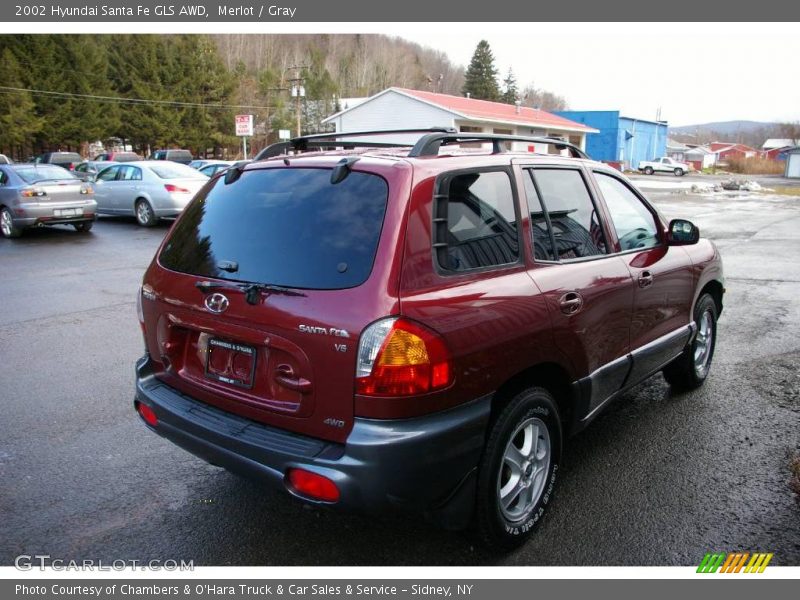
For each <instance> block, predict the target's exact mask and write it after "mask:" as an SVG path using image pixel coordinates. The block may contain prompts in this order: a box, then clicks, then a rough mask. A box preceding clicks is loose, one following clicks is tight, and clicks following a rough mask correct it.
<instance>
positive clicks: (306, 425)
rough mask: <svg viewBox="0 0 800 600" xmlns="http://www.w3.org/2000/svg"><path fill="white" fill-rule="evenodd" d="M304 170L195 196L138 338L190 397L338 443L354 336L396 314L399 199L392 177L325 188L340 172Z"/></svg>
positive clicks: (347, 409) (149, 292)
mask: <svg viewBox="0 0 800 600" xmlns="http://www.w3.org/2000/svg"><path fill="white" fill-rule="evenodd" d="M297 162H298V163H300V164H308V163H303V161H302V160H299V161H297ZM311 164H312V165H314V166H309V167H305V166H302V167H301V166H291V167H289V166H284V165H283V164H280V165H279V166H275V165H263V164H261V165H257V166H252V167H248V168H247V169H246V170H245V171H244V172H243V173H242V175H241V177H240V178H239V179H238V180H236V181H235V182H231V183H227V184H226V183H225V181H224V178H220V179H219V180H217V181H216V182H215V183H214V184H213V185H212V186H209V187H208V188H206V189H205V190H204V191H203V192H201V193H200V195H199V196H198V197H197V198H195V200H194V201H193V202H192V203H191V204H190V205H189V206H188V207H187V208H186V209H185V210H184V212H183V215H182V216H181V217H180V218H179V220H178V221H177V222H176V224H175V226H174V227H173V229H172V231H171V232H170V235H169V237H168V238H167V239H166V240H165V242H164V244H163V246H162V249H161V250H160V253H159V255H158V256H157V261H156V262H154V264H153V265H151V268H150V269H149V271H148V273H147V275H146V277H145V286H144V288H143V289H144V295H143V300H142V304H143V312H144V314H145V328H146V332H147V333H146V339H147V346H148V350H149V352H150V355H151V357H152V358H153V359H154V360H155V361H156V363H157V365H156V366H157V373H158V376H159V377H161V378H162V379H163V380H164V381H165V382H167V383H169V384H170V385H173V386H174V387H177V388H178V389H181V390H182V391H184V392H185V393H187V394H189V395H191V396H193V397H195V398H197V399H199V400H201V401H204V402H207V403H209V404H213V405H215V406H217V407H219V408H222V409H223V410H227V411H230V412H233V413H236V414H240V415H242V416H245V417H248V418H251V419H254V420H258V421H261V422H264V423H268V424H272V425H276V426H280V427H283V428H286V429H290V430H294V431H297V432H301V433H304V434H307V435H312V436H315V437H320V438H324V439H330V440H333V441H344V439H345V438H346V436H347V434H348V433H349V431H350V429H351V427H352V420H353V397H354V374H355V365H356V355H357V350H358V339H359V334H360V332H361V330H362V329H363V328H364V327H366V326H367V325H368V324H370V323H371V322H372V321H374V320H376V319H378V318H381V317H384V316H387V315H391V314H396V313H397V312H398V302H397V280H398V273H399V259H398V258H396V256H397V248H398V244H399V243H400V242H399V237H400V231H402V228H401V227H400V221H402V218H403V206H404V203H403V202H401V201H399V200H397V198H398V197H401V196H402V194H403V192H404V191H405V193H406V197H407V191H408V188H407V187H406V186H405V184H404V183H403V181H404V178H403V177H402V176H401V175H402V174H403V171H402V170H398V169H391V168H387V167H384V169H385V171H386V172H385V173H384V174H383V175H381V174H377V173H375V172H366V171H358V170H355V169H354V170H353V172H351V173H350V174H349V176H348V177H346V178H345V179H344V180H343V181H341V182H340V183H336V184H333V183H331V172H332V171H331V168H330V167H328V165H331V166H332V164H335V161H332V160H331V159H328V160H327V161H325V160H322V159H317V162H316V163H311ZM320 164H321V165H324V167H320V166H319V165H320ZM393 182H395V183H396V185H395V183H393ZM395 188H397V193H395ZM159 363H160V365H161V366H160V371H159V367H158V364H159Z"/></svg>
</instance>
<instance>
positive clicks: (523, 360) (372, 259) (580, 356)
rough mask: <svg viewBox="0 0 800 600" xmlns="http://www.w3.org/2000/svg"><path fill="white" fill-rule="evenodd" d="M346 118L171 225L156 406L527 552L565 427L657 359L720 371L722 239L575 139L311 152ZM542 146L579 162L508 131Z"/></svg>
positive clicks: (146, 324) (284, 463)
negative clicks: (664, 209) (479, 148)
mask: <svg viewBox="0 0 800 600" xmlns="http://www.w3.org/2000/svg"><path fill="white" fill-rule="evenodd" d="M331 135H335V136H337V139H338V138H344V139H346V136H345V135H344V134H329V135H328V138H327V143H323V142H325V139H324V138H319V137H315V136H309V137H307V138H299V139H296V140H292V142H290V143H288V144H286V143H284V144H281V145H280V146H279V147H278V148H277V149H272V150H270V151H267V152H265V154H264V156H266V157H267V158H266V160H261V161H257V162H253V163H251V164H248V165H236V166H234V167H231V168H230V169H229V170H228V171H226V173H225V174H224V175H222V176H219V177H217V178H215V179H213V180H211V181H210V182H209V184H208V185H206V186H205V187H204V188H203V189H202V190H201V191H200V192H199V194H198V195H197V197H195V199H194V200H193V201H192V202H191V203H190V204H189V206H188V207H187V208H186V209H185V211H184V212H183V215H182V216H181V217H180V218H179V219H178V221H177V222H176V223H175V225H174V226H173V228H172V229H171V231H170V232H169V234H168V235H167V237H166V239H165V240H164V242H163V244H162V246H161V248H160V249H159V251H158V253H157V256H156V257H155V258H154V259H153V262H152V263H151V265H150V267H149V268H148V270H147V272H146V274H145V276H144V281H143V285H142V288H141V293H140V295H139V298H138V303H139V306H138V311H139V319H140V321H141V325H142V329H143V332H144V341H145V349H146V352H145V355H144V357H143V358H142V359H141V360H140V361H139V362H138V363H137V366H136V370H137V383H136V398H135V407H136V410H138V412H139V414H140V415H141V417H142V419H143V420H144V421H145V422H146V424H147V425H148V426H149V427H151V428H152V429H153V430H154V431H155V432H157V433H159V434H160V435H162V436H164V437H166V438H168V439H170V440H172V441H173V442H175V443H176V444H178V445H179V446H181V447H183V448H185V449H187V450H188V451H190V452H193V453H194V454H196V455H198V456H200V457H202V458H204V459H205V460H207V461H209V462H211V463H213V464H216V465H220V466H223V467H225V468H228V469H230V470H232V471H237V472H240V473H244V474H247V475H249V476H252V477H255V478H258V479H260V480H263V481H265V482H267V483H270V484H272V485H274V486H277V487H279V488H282V489H285V490H286V491H287V492H288V493H290V494H292V495H294V496H296V497H298V498H300V499H302V500H304V501H306V502H310V503H313V504H317V505H324V506H331V507H337V508H343V509H350V510H359V511H367V512H369V511H384V510H389V509H392V510H400V511H406V512H409V513H416V514H422V515H425V516H426V517H427V518H429V519H431V520H432V521H435V522H438V523H440V524H442V525H444V526H446V527H448V528H462V527H466V526H467V525H468V524H469V523H470V521H471V520H473V519H474V521H475V522H476V524H477V530H478V531H479V532H480V535H481V537H482V538H483V540H484V541H485V542H486V543H487V544H488V545H489V546H491V547H494V548H499V549H509V548H512V547H514V546H516V545H518V544H520V543H522V542H523V541H524V540H525V539H526V538H527V537H528V536H529V535H530V534H531V532H532V531H533V530H534V527H535V526H536V525H537V523H538V522H539V521H540V519H541V517H542V515H543V513H544V511H545V509H546V508H548V507H549V506H551V505H552V499H553V492H554V489H555V487H556V485H557V483H558V481H559V480H560V479H561V477H560V474H559V468H560V465H561V457H562V449H563V446H564V443H565V441H566V440H567V438H568V436H570V435H571V434H573V433H576V432H578V431H580V430H581V429H583V428H584V427H586V426H587V425H588V424H589V423H590V422H591V421H592V420H593V419H594V418H595V417H596V416H597V415H598V414H599V413H600V412H601V411H602V410H603V409H604V408H605V407H606V406H608V405H609V403H610V402H611V401H612V400H613V399H614V398H616V397H617V396H619V395H620V394H621V393H623V392H624V391H625V390H628V389H630V388H631V387H633V386H635V385H636V384H638V383H639V382H641V381H643V380H644V379H646V378H648V377H650V376H651V375H653V374H655V373H658V372H663V374H664V377H665V378H666V380H667V381H668V382H669V383H670V384H671V385H672V386H673V387H675V388H681V389H692V388H696V387H698V386H700V385H701V384H702V383H703V381H704V380H705V379H706V377H707V376H708V373H709V368H710V366H711V361H712V357H713V354H714V345H715V342H716V332H717V329H716V323H717V318H718V316H719V314H720V312H721V311H722V301H723V291H724V288H723V274H722V263H721V259H720V255H719V253H718V251H717V249H716V247H715V246H714V244H713V243H711V242H710V241H708V240H705V239H700V237H699V232H698V229H697V227H695V226H694V225H693V224H692V223H690V222H689V221H685V220H673V221H672V222H669V223H668V222H667V221H665V220H664V218H663V217H662V216H661V215H660V214H659V213H658V211H657V210H656V209H655V208H654V207H653V206H652V205H651V204H650V203H649V202H648V201H647V199H646V198H645V197H644V196H643V195H642V194H641V193H640V192H639V191H638V190H637V189H636V188H635V187H634V186H633V185H632V184H631V183H630V182H629V181H628V180H627V179H626V178H625V177H624V176H623V175H621V174H620V173H619V172H618V171H616V170H614V169H612V168H610V167H608V166H606V165H604V164H602V163H599V162H593V161H591V160H589V159H587V158H586V157H585V155H583V153H582V152H581V151H580V149H578V148H576V147H574V146H571V145H570V144H566V143H564V142H555V141H554V140H550V139H547V138H515V137H512V136H492V135H488V134H467V133H455V132H445V131H431V132H429V133H426V134H424V135H423V136H422V137H421V138H420V139H419V141H418V142H417V143H416V144H415V145H414V146H413V147H410V148H409V147H397V148H385V147H380V148H377V147H376V148H371V149H369V148H367V149H365V148H362V147H359V146H364V145H368V142H358V141H355V142H353V141H350V142H348V143H347V145H346V146H345V149H340V150H338V151H335V150H330V151H320V152H313V153H310V154H308V155H305V156H304V155H303V154H302V152H301V151H303V150H312V151H313V150H314V149H315V148H316V149H319V148H326V147H327V148H330V147H331V146H335V145H336V144H334V143H332V142H331ZM353 135H354V134H353ZM361 135H363V133H362V134H361ZM531 143H535V144H554V145H556V147H557V148H559V149H569V150H570V151H571V153H572V154H573V156H572V157H564V156H560V155H556V154H532V153H526V152H514V151H504V148H503V146H504V144H520V145H524V146H528V145H530V144H531ZM458 144H468V145H469V146H470V147H471V148H472V149H470V150H468V151H464V152H461V151H459V150H456V149H454V148H453V146H455V145H458ZM481 144H482V145H487V144H488V145H490V146H492V148H493V151H491V152H489V153H484V154H479V153H476V151H475V149H474V147H475V146H476V145H481ZM348 146H354V147H352V148H351V147H348ZM537 147H538V146H537ZM287 150H288V151H292V152H295V153H294V154H291V155H289V154H282V152H283V151H287Z"/></svg>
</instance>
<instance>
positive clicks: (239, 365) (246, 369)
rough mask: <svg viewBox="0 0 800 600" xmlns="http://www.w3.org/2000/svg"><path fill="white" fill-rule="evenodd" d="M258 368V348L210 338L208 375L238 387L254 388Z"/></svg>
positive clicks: (207, 355) (207, 363)
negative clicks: (254, 377)
mask: <svg viewBox="0 0 800 600" xmlns="http://www.w3.org/2000/svg"><path fill="white" fill-rule="evenodd" d="M255 370H256V349H255V348H253V347H252V346H245V345H244V344H237V343H235V342H226V341H224V340H218V339H216V338H210V339H209V340H208V352H207V353H206V377H208V378H209V379H214V380H216V381H221V382H223V383H227V384H229V385H235V386H237V387H243V388H252V387H253V375H254V373H255Z"/></svg>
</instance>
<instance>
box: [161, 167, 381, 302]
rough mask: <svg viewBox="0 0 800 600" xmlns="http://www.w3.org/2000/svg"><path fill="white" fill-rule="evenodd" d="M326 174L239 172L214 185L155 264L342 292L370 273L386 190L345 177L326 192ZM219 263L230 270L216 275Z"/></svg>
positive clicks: (368, 178)
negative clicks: (229, 180)
mask: <svg viewBox="0 0 800 600" xmlns="http://www.w3.org/2000/svg"><path fill="white" fill-rule="evenodd" d="M330 178H331V171H330V170H327V169H299V168H292V169H285V168H278V169H262V170H254V171H245V172H244V173H243V174H242V176H241V177H240V179H239V180H238V181H236V182H235V183H232V184H228V185H226V184H225V183H224V180H222V179H220V180H219V181H218V182H217V184H216V185H214V187H213V188H212V189H211V190H210V191H208V193H207V194H206V195H200V196H198V197H197V198H196V199H195V200H194V201H193V202H192V203H191V204H190V205H189V206H188V207H187V208H186V210H185V211H184V214H183V216H182V217H181V219H180V220H179V221H178V223H176V225H175V228H174V229H173V231H172V234H171V236H170V239H169V240H168V242H167V243H166V245H165V246H164V250H163V251H162V252H161V256H160V259H159V260H160V262H161V264H162V265H163V266H164V267H166V268H168V269H172V270H174V271H180V272H183V273H190V274H192V275H198V276H201V277H215V278H219V279H230V280H234V281H246V282H256V283H266V284H273V285H281V286H287V287H295V288H306V289H344V288H350V287H355V286H357V285H360V284H362V283H363V282H364V281H366V279H367V277H369V274H370V272H371V271H372V264H373V261H374V259H375V251H376V249H377V246H378V240H379V238H380V233H381V227H382V226H383V217H384V214H385V212H386V201H387V196H388V185H387V184H386V182H385V181H384V180H383V179H382V178H381V177H378V176H376V175H371V174H367V173H359V172H353V173H350V175H349V176H348V177H347V178H346V179H344V181H342V182H340V183H338V184H336V185H333V184H331V182H330ZM224 262H228V263H230V262H233V263H235V264H236V265H237V267H238V268H237V270H236V271H235V272H228V271H226V270H222V269H220V268H219V266H220V265H221V264H222V263H224ZM225 266H228V268H229V265H225Z"/></svg>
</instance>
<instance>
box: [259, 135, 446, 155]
mask: <svg viewBox="0 0 800 600" xmlns="http://www.w3.org/2000/svg"><path fill="white" fill-rule="evenodd" d="M408 133H424V134H437V133H438V134H443V133H448V134H455V133H456V130H455V129H453V128H452V127H426V128H424V129H420V128H417V129H383V130H379V131H348V132H338V131H331V132H329V133H315V134H313V135H302V136H299V137H296V138H292V139H291V140H287V141H285V142H277V143H275V144H270V145H269V146H267V147H266V148H264V149H263V150H261V152H259V153H258V154H256V157H255V158H254V159H253V160H264V159H266V158H273V157H275V156H280V155H281V154H286V152H288V151H290V150H293V151H295V152H306V151H308V150H310V149H312V148H313V149H321V148H334V147H335V148H402V147H411V146H413V145H414V144H410V143H400V142H371V141H367V140H342V139H341V138H353V137H361V136H365V135H393V134H408Z"/></svg>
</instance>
